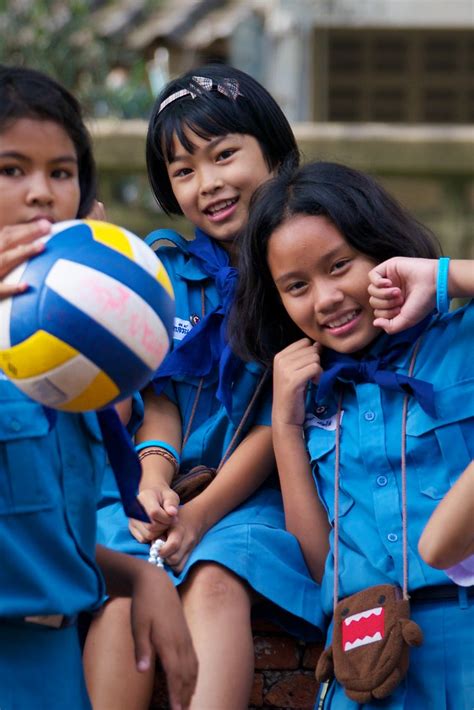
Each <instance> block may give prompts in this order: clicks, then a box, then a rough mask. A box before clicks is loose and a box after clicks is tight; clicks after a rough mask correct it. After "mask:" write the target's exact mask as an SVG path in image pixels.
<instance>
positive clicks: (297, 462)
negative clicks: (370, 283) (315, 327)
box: [272, 338, 330, 582]
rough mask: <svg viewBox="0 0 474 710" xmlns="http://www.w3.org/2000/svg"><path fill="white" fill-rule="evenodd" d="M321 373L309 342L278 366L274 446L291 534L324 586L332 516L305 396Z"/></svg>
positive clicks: (290, 352)
mask: <svg viewBox="0 0 474 710" xmlns="http://www.w3.org/2000/svg"><path fill="white" fill-rule="evenodd" d="M320 374H321V366H320V364H319V348H318V346H317V345H315V344H312V343H311V341H310V340H308V339H307V338H304V339H303V340H299V341H298V342H296V343H292V345H290V346H289V347H287V348H285V350H282V352H281V353H279V354H278V355H277V356H276V358H275V361H274V377H273V412H272V430H273V446H274V449H275V457H276V461H277V466H278V474H279V477H280V484H281V490H282V495H283V505H284V509H285V520H286V527H287V529H288V530H289V531H290V532H292V533H293V535H295V537H296V538H297V539H298V541H299V543H300V545H301V549H302V551H303V555H304V558H305V560H306V564H307V565H308V568H309V570H310V572H311V574H312V576H313V577H314V579H315V580H316V581H318V582H320V581H321V579H322V576H323V572H324V565H325V562H326V557H327V553H328V550H329V530H330V525H329V522H328V518H327V514H326V511H325V510H324V508H323V505H322V503H321V501H320V500H319V497H318V493H317V489H316V486H315V483H314V480H313V475H312V471H311V466H310V461H309V458H308V452H307V450H306V446H305V443H304V437H303V422H304V418H305V407H304V401H305V391H306V387H307V385H308V382H309V381H311V380H312V381H316V380H317V379H318V378H319V376H320Z"/></svg>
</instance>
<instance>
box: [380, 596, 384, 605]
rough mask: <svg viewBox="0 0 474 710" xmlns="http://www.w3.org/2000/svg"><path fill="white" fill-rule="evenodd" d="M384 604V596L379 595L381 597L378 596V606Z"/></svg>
mask: <svg viewBox="0 0 474 710" xmlns="http://www.w3.org/2000/svg"><path fill="white" fill-rule="evenodd" d="M384 602H385V595H384V594H381V595H380V596H379V604H383V603H384Z"/></svg>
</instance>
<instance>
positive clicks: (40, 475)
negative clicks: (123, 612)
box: [0, 371, 106, 617]
mask: <svg viewBox="0 0 474 710" xmlns="http://www.w3.org/2000/svg"><path fill="white" fill-rule="evenodd" d="M105 464H106V462H105V451H104V447H103V442H102V437H101V433H100V429H99V425H98V422H97V419H96V416H95V414H93V413H85V414H69V413H63V412H58V414H57V418H56V421H55V423H54V425H52V424H51V422H50V421H49V419H48V417H47V415H46V412H45V410H44V408H43V407H42V406H41V405H40V404H37V403H36V402H33V401H32V400H30V399H29V398H28V397H26V396H25V395H24V394H23V393H22V392H21V391H20V390H19V389H17V388H16V387H15V386H14V385H13V384H12V383H10V382H9V381H8V380H7V379H6V378H5V375H4V374H3V373H1V371H0V549H1V551H2V552H1V554H2V560H1V564H0V617H23V616H25V615H36V614H60V613H61V614H68V615H71V614H76V613H77V612H79V611H83V610H90V609H95V608H96V607H97V606H98V605H99V603H100V602H101V600H102V599H103V596H104V583H103V579H102V576H101V574H100V572H99V570H98V568H97V566H96V564H95V561H94V558H95V542H96V522H95V521H96V502H97V499H98V493H99V487H100V483H101V480H102V475H103V472H104V467H105Z"/></svg>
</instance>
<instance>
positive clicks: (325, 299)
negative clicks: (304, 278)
mask: <svg viewBox="0 0 474 710" xmlns="http://www.w3.org/2000/svg"><path fill="white" fill-rule="evenodd" d="M343 300H344V293H343V291H342V290H341V288H340V287H339V285H338V284H337V283H335V282H334V281H333V280H332V279H324V278H322V279H319V280H318V281H317V282H316V283H315V284H314V310H315V313H323V314H327V313H331V311H332V310H334V307H335V306H338V305H339V304H340V303H341V302H342V301H343Z"/></svg>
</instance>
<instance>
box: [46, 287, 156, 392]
mask: <svg viewBox="0 0 474 710" xmlns="http://www.w3.org/2000/svg"><path fill="white" fill-rule="evenodd" d="M44 307H45V313H48V314H49V317H48V319H47V321H48V322H47V323H42V324H40V326H43V327H44V328H45V330H47V331H48V333H51V334H52V335H55V336H56V337H57V338H59V339H60V340H63V341H65V342H67V343H68V344H69V345H71V347H73V348H75V349H76V350H78V351H79V352H80V353H81V354H82V355H84V356H85V357H86V358H88V359H89V360H91V362H93V363H94V364H95V365H97V367H98V368H100V369H101V370H103V371H104V372H105V373H106V374H107V375H108V376H109V377H110V378H111V379H112V380H113V381H114V382H115V384H116V385H117V387H118V388H119V390H123V389H125V388H128V389H130V388H133V389H138V388H139V387H142V386H143V385H144V384H145V382H144V381H143V373H144V368H147V366H146V364H145V363H144V362H143V360H141V358H139V357H137V355H135V353H133V352H132V351H131V350H130V349H129V348H127V346H126V345H124V344H123V343H122V342H121V341H120V340H118V339H117V338H116V337H115V336H114V335H113V334H112V333H111V332H110V331H109V330H107V329H106V328H104V327H103V326H101V325H100V323H98V322H97V321H96V320H94V319H93V318H90V317H89V316H88V315H87V314H86V313H84V312H83V311H81V310H79V309H77V308H76V307H75V306H73V305H71V304H70V303H69V302H68V301H65V300H64V299H63V298H62V297H61V296H59V295H58V294H57V293H56V292H54V291H52V290H51V289H48V288H46V289H45V299H44ZM55 311H58V312H60V313H61V314H62V315H63V316H66V317H65V318H64V320H63V321H62V322H58V319H57V318H55V316H54V313H55ZM71 323H74V328H71ZM111 352H113V353H114V358H111V357H110V353H111ZM137 372H138V373H140V375H141V378H140V381H137V382H134V377H135V378H136V373H137ZM146 372H148V373H149V375H150V377H151V374H152V371H151V370H150V369H149V368H147V370H146ZM145 380H146V378H145Z"/></svg>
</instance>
